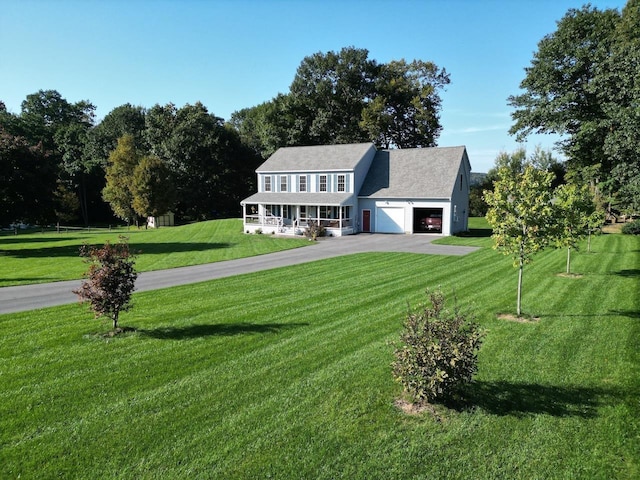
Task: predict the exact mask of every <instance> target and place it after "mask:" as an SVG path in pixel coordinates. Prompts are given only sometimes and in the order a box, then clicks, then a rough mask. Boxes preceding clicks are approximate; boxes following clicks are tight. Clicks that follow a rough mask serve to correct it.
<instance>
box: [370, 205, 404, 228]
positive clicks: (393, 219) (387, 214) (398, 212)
mask: <svg viewBox="0 0 640 480" xmlns="http://www.w3.org/2000/svg"><path fill="white" fill-rule="evenodd" d="M376 231H377V232H379V233H404V208H401V207H378V208H377V209H376Z"/></svg>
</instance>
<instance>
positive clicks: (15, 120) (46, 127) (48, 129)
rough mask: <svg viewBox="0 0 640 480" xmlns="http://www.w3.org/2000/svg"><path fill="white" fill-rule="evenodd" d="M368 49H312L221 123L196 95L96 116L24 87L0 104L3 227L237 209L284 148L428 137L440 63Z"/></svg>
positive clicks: (435, 113) (198, 216)
mask: <svg viewBox="0 0 640 480" xmlns="http://www.w3.org/2000/svg"><path fill="white" fill-rule="evenodd" d="M368 53H369V52H368V51H367V50H365V49H357V48H355V47H346V48H343V49H342V50H340V51H339V52H332V51H331V52H327V53H316V54H314V55H311V56H308V57H306V58H305V59H303V61H302V62H301V64H300V66H299V68H298V70H297V72H296V74H295V77H294V79H293V82H292V84H291V86H290V89H289V92H288V93H286V94H279V95H277V96H276V97H275V98H273V99H272V100H271V101H268V102H266V103H263V104H260V105H258V106H255V107H251V108H245V109H243V110H239V111H237V112H234V113H233V114H232V115H231V119H230V120H229V121H228V122H225V121H224V119H222V118H220V117H217V116H216V115H214V114H212V113H210V112H209V111H208V110H207V108H206V107H205V106H204V105H203V104H201V103H196V104H194V105H189V104H187V105H185V106H183V107H181V108H178V107H176V106H175V105H174V104H172V103H169V104H167V105H159V104H158V105H154V106H153V107H151V108H144V107H141V106H134V105H131V104H128V103H127V104H124V105H121V106H118V107H116V108H114V109H113V110H112V111H110V112H109V113H108V114H107V115H106V116H105V117H104V118H103V119H102V120H101V121H99V122H96V119H95V110H96V107H95V106H94V105H93V104H92V103H91V102H90V101H88V100H83V101H80V102H76V103H71V102H69V101H67V100H66V99H65V98H64V97H62V95H61V94H60V93H59V92H57V91H56V90H40V91H38V92H36V93H33V94H30V95H27V97H26V99H25V100H24V101H23V102H22V105H21V111H20V113H19V114H13V113H10V112H8V111H7V109H6V107H5V105H4V104H3V103H2V102H0V165H1V166H2V174H0V202H1V205H2V207H1V210H0V225H6V224H9V223H13V222H27V223H36V224H47V223H53V222H55V221H67V222H76V221H81V222H83V223H84V224H85V225H88V224H89V223H90V222H91V223H96V222H103V221H107V220H109V219H111V218H113V215H115V216H117V217H118V218H120V219H123V220H127V221H133V220H134V219H135V218H137V217H139V216H141V217H144V216H147V215H152V214H158V213H163V212H162V210H164V209H166V208H171V209H172V210H173V211H174V212H175V213H176V216H177V217H178V218H179V220H180V221H192V220H203V219H209V218H216V217H220V216H236V215H238V214H239V212H240V210H239V203H240V200H241V199H242V198H245V197H246V196H248V195H249V194H251V193H253V192H254V191H255V188H256V187H255V181H256V180H255V169H256V168H257V167H258V166H259V165H260V164H261V163H262V161H263V160H264V159H266V158H268V157H269V156H270V155H271V154H272V153H273V152H274V151H275V150H277V149H278V148H280V147H283V146H292V145H316V144H336V143H356V142H367V141H371V142H374V143H375V144H376V145H377V146H378V147H383V148H389V147H397V148H405V147H420V146H435V145H436V141H437V138H438V136H439V133H440V130H441V125H440V121H439V113H440V108H441V101H440V96H439V92H440V90H441V89H442V88H444V86H445V85H447V84H448V83H449V76H448V74H447V73H446V71H445V70H444V69H440V68H439V67H437V66H436V65H435V64H434V63H432V62H425V61H421V60H414V61H411V62H407V61H405V60H397V61H395V60H394V61H391V62H389V63H386V64H384V63H378V62H376V61H375V60H372V59H369V58H368ZM164 213H166V212H164Z"/></svg>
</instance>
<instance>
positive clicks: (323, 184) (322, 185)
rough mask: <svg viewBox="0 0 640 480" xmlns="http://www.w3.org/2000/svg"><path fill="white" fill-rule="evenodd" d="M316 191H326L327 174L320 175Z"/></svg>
mask: <svg viewBox="0 0 640 480" xmlns="http://www.w3.org/2000/svg"><path fill="white" fill-rule="evenodd" d="M318 191H320V192H326V191H327V176H326V175H320V185H319V187H318Z"/></svg>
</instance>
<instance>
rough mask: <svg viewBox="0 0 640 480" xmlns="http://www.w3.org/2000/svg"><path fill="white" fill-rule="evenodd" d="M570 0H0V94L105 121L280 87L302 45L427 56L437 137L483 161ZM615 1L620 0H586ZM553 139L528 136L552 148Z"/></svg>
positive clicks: (481, 165)
mask: <svg viewBox="0 0 640 480" xmlns="http://www.w3.org/2000/svg"><path fill="white" fill-rule="evenodd" d="M584 3H586V1H585V2H583V1H571V0H537V1H534V0H484V1H480V0H478V1H472V0H451V1H444V0H423V1H417V0H414V1H402V0H398V1H382V0H344V1H338V0H326V1H312V0H299V1H293V0H272V1H267V0H263V1H258V0H237V1H232V0H220V1H205V0H182V1H179V0H125V1H120V0H103V1H97V0H83V1H72V0H56V1H54V0H49V1H44V0H4V1H3V2H2V9H1V11H0V100H2V101H4V102H5V104H6V106H7V108H8V110H9V111H11V112H13V113H19V112H20V104H21V102H22V101H23V100H24V99H25V97H26V96H27V95H28V94H30V93H34V92H37V91H38V90H40V89H44V90H46V89H53V90H57V91H59V92H60V94H61V95H62V96H63V97H64V98H66V99H67V100H69V101H71V102H76V101H79V100H90V101H91V102H92V103H93V104H94V105H96V106H97V112H96V113H97V117H98V118H102V117H104V115H106V114H107V113H109V111H111V110H112V109H113V108H115V107H117V106H119V105H122V104H124V103H132V104H135V105H142V106H144V107H151V106H153V105H155V104H156V103H160V104H165V103H168V102H173V103H175V104H176V105H177V106H179V107H181V106H183V105H184V104H186V103H195V102H197V101H200V102H202V103H203V104H204V105H205V106H206V107H207V108H208V109H209V111H210V112H211V113H213V114H215V115H217V116H220V117H222V118H224V119H225V120H226V119H229V117H230V116H231V113H232V112H234V111H236V110H240V109H242V108H245V107H252V106H255V105H258V104H259V103H262V102H264V101H268V100H270V99H271V98H273V97H274V96H275V95H277V94H278V93H286V92H287V91H288V89H289V85H290V84H291V81H292V80H293V77H294V75H295V72H296V69H297V67H298V65H299V64H300V62H301V61H302V59H303V58H304V57H305V56H308V55H311V54H313V53H316V52H327V51H330V50H336V51H337V50H340V49H341V48H342V47H345V46H355V47H357V48H366V49H367V50H369V57H370V58H373V59H375V60H377V61H379V62H388V61H390V60H394V59H400V58H404V59H406V60H413V59H420V60H425V61H433V62H435V63H436V64H437V65H438V66H440V67H443V68H445V69H446V70H447V71H448V72H449V73H450V75H451V84H450V85H449V86H448V87H447V90H446V91H445V92H443V94H442V99H443V103H442V112H441V123H442V125H443V131H442V134H441V136H440V139H439V141H438V144H439V145H440V146H454V145H466V147H467V150H468V153H469V158H470V160H471V165H472V169H473V171H475V172H486V171H487V170H488V169H489V168H491V166H492V165H493V161H494V159H495V157H496V156H497V155H498V153H499V152H501V151H512V150H514V149H515V148H517V147H518V144H517V143H516V141H515V139H514V138H513V137H511V136H509V135H508V129H509V127H510V126H511V123H512V122H511V118H510V113H511V108H510V107H509V106H508V105H507V97H508V96H509V95H512V94H517V93H518V92H519V90H518V86H519V84H520V82H521V81H522V79H523V78H524V68H525V67H527V66H528V65H529V64H530V62H531V59H532V57H533V52H534V51H535V50H536V49H537V43H538V42H539V41H540V40H541V39H542V37H543V36H544V35H546V34H548V33H552V32H553V31H554V30H555V29H556V22H557V21H558V20H560V19H561V18H562V16H563V15H564V14H565V13H566V12H567V10H568V9H570V8H580V7H581V6H582V5H583V4H584ZM591 4H592V5H594V6H596V7H598V8H600V9H604V8H617V9H619V10H620V9H622V7H623V6H624V4H625V1H623V0H593V1H591ZM555 140H556V138H555V137H550V136H547V135H543V136H532V137H530V138H529V139H528V141H527V144H526V145H525V146H526V147H527V149H528V150H533V148H534V147H535V146H536V145H541V146H543V147H544V148H551V147H552V146H553V142H554V141H555Z"/></svg>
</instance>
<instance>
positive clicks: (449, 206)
mask: <svg viewBox="0 0 640 480" xmlns="http://www.w3.org/2000/svg"><path fill="white" fill-rule="evenodd" d="M298 154H300V155H301V156H300V157H298V156H297V155H298ZM332 154H335V155H336V156H335V157H334V156H332ZM298 160H299V162H298ZM323 165H324V166H326V167H327V168H326V169H323V168H322V166H323ZM300 167H302V168H300ZM256 173H257V174H258V179H259V181H258V193H257V194H255V195H253V196H251V197H249V198H247V199H245V200H243V202H242V204H243V205H245V206H246V205H249V204H251V206H252V209H251V212H253V210H255V208H254V206H255V205H256V204H257V205H258V206H259V210H260V214H261V215H263V214H264V212H265V207H266V206H267V205H274V210H276V207H277V208H280V209H281V210H280V211H285V210H286V209H289V216H288V218H285V219H284V220H285V222H284V225H285V226H286V225H291V224H292V223H293V224H295V218H294V217H295V214H296V212H299V211H300V208H301V207H302V206H305V208H306V209H307V217H309V218H311V217H315V216H316V215H318V212H319V211H320V210H319V208H320V207H324V206H333V207H349V209H350V211H351V213H350V215H349V218H350V220H351V224H350V225H349V228H348V229H346V230H342V231H341V232H340V233H338V234H349V233H358V232H361V231H362V227H363V226H362V215H363V213H362V212H363V211H364V210H369V211H370V212H371V216H370V231H371V232H383V231H385V232H386V231H389V232H398V233H408V234H410V233H417V232H416V231H414V230H418V231H420V232H422V231H424V228H423V227H421V226H420V224H419V223H418V222H419V220H418V218H414V216H415V215H423V214H429V213H430V212H420V211H417V210H416V209H426V210H432V209H439V210H441V211H442V231H441V235H452V234H455V233H457V232H460V231H465V230H467V226H468V211H469V185H470V182H469V176H470V164H469V159H468V157H467V153H466V149H465V148H464V147H462V146H461V147H443V148H436V147H432V148H425V149H405V150H383V151H378V150H376V148H375V146H374V145H373V144H369V145H366V144H354V145H344V146H335V145H333V146H326V147H322V146H319V147H289V148H287V149H284V150H282V151H281V150H279V151H278V152H276V154H274V155H273V156H272V158H270V159H268V160H267V161H266V162H265V163H264V164H263V165H262V166H260V167H259V168H258V169H257V170H256ZM322 175H326V182H327V183H326V187H327V188H326V192H324V191H323V192H320V176H322ZM340 175H344V180H345V189H344V191H342V192H338V178H339V176H340ZM454 175H455V177H454ZM266 177H270V178H271V191H270V192H265V190H264V179H265V178H266ZM282 177H286V178H287V182H286V184H287V188H286V191H281V190H283V189H281V185H282V182H281V178H282ZM300 177H305V178H306V191H305V192H300V189H299V187H300V181H299V179H300ZM314 211H315V212H316V213H314ZM243 212H244V213H243V216H244V217H245V230H246V231H251V230H252V229H253V230H255V229H257V228H258V227H259V225H257V224H256V218H255V216H253V217H252V218H251V222H250V223H248V222H247V221H246V219H247V217H249V216H250V213H251V212H248V211H246V210H244V209H243ZM283 216H284V215H283ZM332 218H333V217H329V218H327V219H326V220H327V221H329V220H330V219H332ZM419 218H423V217H422V216H420V217H419ZM281 220H282V219H281ZM287 221H288V223H287ZM264 226H265V225H262V227H264ZM274 228H275V227H274ZM262 229H263V230H264V228H262ZM278 231H281V230H278Z"/></svg>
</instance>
